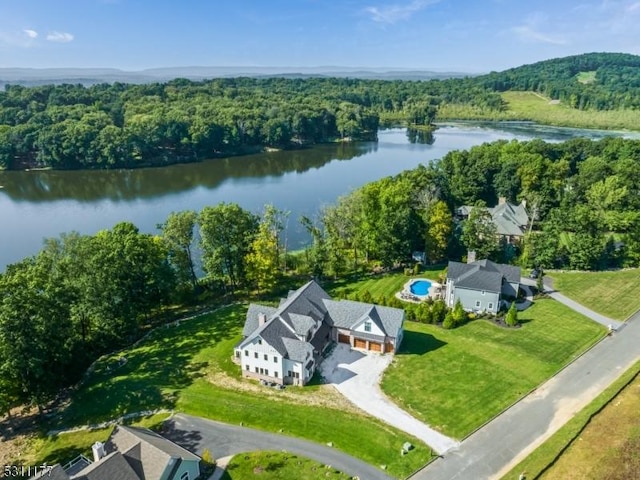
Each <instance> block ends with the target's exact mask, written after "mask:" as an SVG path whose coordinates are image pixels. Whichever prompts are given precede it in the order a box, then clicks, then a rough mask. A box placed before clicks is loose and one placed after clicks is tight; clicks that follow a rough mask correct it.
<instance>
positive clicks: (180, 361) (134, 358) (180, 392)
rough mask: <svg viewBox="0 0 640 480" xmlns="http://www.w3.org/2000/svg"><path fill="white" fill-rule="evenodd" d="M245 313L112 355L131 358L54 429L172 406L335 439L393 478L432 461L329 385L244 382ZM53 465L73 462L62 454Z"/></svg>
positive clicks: (234, 310)
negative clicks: (237, 360) (236, 358)
mask: <svg viewBox="0 0 640 480" xmlns="http://www.w3.org/2000/svg"><path fill="white" fill-rule="evenodd" d="M245 312H246V306H244V305H236V306H233V307H228V308H225V309H222V310H220V311H218V312H215V313H213V314H209V315H205V316H202V317H199V318H196V319H194V320H190V321H186V322H182V323H181V324H180V326H178V327H169V328H163V329H160V330H157V331H156V332H155V333H154V334H153V335H152V336H150V337H149V338H148V339H147V340H145V341H144V342H142V343H141V344H139V345H138V346H136V347H133V348H131V349H128V350H125V351H124V352H121V353H119V354H118V355H116V356H114V357H118V356H124V357H126V358H127V362H126V364H124V365H123V366H122V367H120V368H119V369H117V370H111V371H107V369H106V365H108V364H111V365H113V364H114V357H112V358H104V359H103V360H102V361H101V362H100V364H99V365H98V366H97V368H96V369H95V371H94V373H93V375H92V376H91V377H90V378H89V379H88V381H87V382H86V383H85V384H84V385H83V387H82V388H80V389H79V391H78V392H77V393H76V395H75V396H74V398H73V401H72V403H71V405H70V406H69V407H68V408H67V409H66V410H65V411H64V412H63V413H62V415H61V417H60V418H58V419H56V421H55V422H54V424H52V425H50V426H49V428H52V429H53V428H61V427H70V426H75V425H84V424H87V423H95V422H98V421H102V420H106V419H112V418H116V417H118V416H120V415H122V414H124V413H128V412H136V411H142V410H152V409H156V408H167V409H177V410H180V411H184V412H186V413H190V414H194V415H198V416H202V417H207V418H211V419H215V420H220V421H225V422H229V423H234V424H240V423H241V422H242V424H243V425H245V426H247V427H254V428H258V429H263V430H268V431H272V432H282V433H284V434H287V435H291V436H295V437H302V438H307V439H309V440H312V441H317V442H319V443H323V444H324V443H327V442H333V444H334V446H335V447H336V448H338V449H340V450H342V451H344V452H346V453H348V454H350V455H353V456H355V457H358V458H360V459H362V460H364V461H365V462H367V463H370V464H372V465H383V464H385V465H388V471H389V473H390V474H391V475H395V476H398V477H403V476H406V475H408V474H409V473H410V472H412V471H414V470H415V469H417V468H418V467H420V466H421V465H424V464H425V463H427V462H428V461H430V459H431V450H430V449H429V448H428V447H427V446H426V445H424V444H423V443H421V442H420V441H419V440H417V439H414V438H411V437H410V436H409V435H407V434H405V433H402V432H400V431H399V430H397V429H394V428H391V427H389V426H387V425H385V424H383V423H382V422H380V421H378V420H376V419H374V418H372V417H369V416H366V415H364V414H362V413H360V412H359V411H356V410H355V409H354V407H352V406H351V405H350V404H348V403H347V402H346V400H345V399H344V398H343V397H342V396H340V394H338V393H337V392H336V391H335V390H334V389H333V388H331V387H330V386H326V385H314V386H307V387H305V388H288V389H287V390H285V391H282V392H281V391H276V390H273V389H270V388H268V387H262V386H260V385H258V384H257V382H252V381H249V380H244V379H242V378H241V376H240V369H239V367H237V366H236V365H235V364H234V363H233V362H232V361H231V356H232V353H233V346H234V345H235V344H236V343H237V341H238V340H239V339H240V333H241V327H242V324H243V322H244V315H245ZM328 418H330V419H331V421H330V422H328V421H327V419H328ZM84 440H85V439H82V447H84V446H85V443H84ZM407 440H409V441H411V443H413V444H414V445H416V447H417V448H416V449H415V450H414V451H412V452H411V454H410V455H406V456H404V457H401V456H400V455H397V454H396V453H395V452H399V451H400V449H401V447H402V444H403V443H404V442H405V441H407ZM391 452H394V453H391ZM55 460H57V461H68V460H70V459H68V458H67V456H66V455H65V456H62V455H60V456H58V457H57V458H55Z"/></svg>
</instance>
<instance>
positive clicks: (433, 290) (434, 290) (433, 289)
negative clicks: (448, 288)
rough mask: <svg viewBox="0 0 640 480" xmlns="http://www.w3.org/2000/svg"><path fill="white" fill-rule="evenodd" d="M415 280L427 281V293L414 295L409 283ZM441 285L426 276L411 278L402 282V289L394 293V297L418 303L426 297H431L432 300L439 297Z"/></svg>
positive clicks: (411, 283)
mask: <svg viewBox="0 0 640 480" xmlns="http://www.w3.org/2000/svg"><path fill="white" fill-rule="evenodd" d="M415 282H429V283H430V284H431V286H430V287H429V293H428V294H427V295H416V294H415V293H413V292H412V291H411V285H413V284H414V283H415ZM441 291H442V285H441V284H440V283H438V282H435V281H433V280H429V279H428V278H412V279H411V280H409V281H408V282H407V283H405V284H404V286H403V287H402V290H401V291H399V292H398V293H396V298H397V299H399V300H402V301H403V302H409V303H420V302H424V301H425V300H426V299H427V298H429V297H431V298H432V299H434V300H437V299H439V298H441V295H442V294H441Z"/></svg>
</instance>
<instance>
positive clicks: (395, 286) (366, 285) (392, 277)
mask: <svg viewBox="0 0 640 480" xmlns="http://www.w3.org/2000/svg"><path fill="white" fill-rule="evenodd" d="M443 271H444V267H442V266H439V267H427V268H426V269H425V270H423V271H422V272H421V273H420V274H419V275H412V276H410V277H408V276H406V275H404V274H402V273H388V274H383V275H372V276H369V277H367V278H364V279H361V280H356V281H347V280H343V281H338V282H334V283H332V284H329V285H327V286H326V289H327V292H329V294H330V295H332V296H334V297H337V298H345V297H347V296H350V295H353V294H362V293H364V292H365V291H367V290H368V291H369V293H371V295H372V296H373V298H374V299H378V298H380V297H383V296H384V297H387V298H389V297H392V296H394V295H395V294H396V293H398V292H399V291H400V290H402V287H403V286H404V284H405V283H407V282H408V281H409V280H411V279H412V278H428V279H430V280H436V281H438V276H439V275H440V274H441V273H442V272H443Z"/></svg>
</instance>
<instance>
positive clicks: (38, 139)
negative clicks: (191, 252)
mask: <svg viewBox="0 0 640 480" xmlns="http://www.w3.org/2000/svg"><path fill="white" fill-rule="evenodd" d="M639 66H640V57H638V56H634V55H628V54H614V53H592V54H585V55H578V56H573V57H566V58H561V59H554V60H548V61H544V62H539V63H536V64H532V65H525V66H522V67H518V68H515V69H511V70H507V71H504V72H500V73H491V74H488V75H483V76H478V77H473V78H458V79H448V80H430V81H400V80H397V81H383V80H357V79H335V78H309V79H291V78H288V79H287V78H261V79H252V78H236V79H215V80H210V81H199V82H195V81H189V80H185V79H176V80H173V81H170V82H168V83H150V84H146V85H126V84H122V83H114V84H99V85H92V86H89V87H84V86H82V85H58V86H53V85H48V86H38V87H31V88H27V87H22V86H17V85H8V86H7V87H6V89H5V91H3V92H0V169H3V168H4V169H22V168H33V167H51V168H62V169H75V168H132V167H137V166H146V165H164V164H167V163H175V162H190V161H197V160H200V159H205V158H213V157H217V156H224V155H233V154H239V153H246V152H252V151H257V150H259V149H263V148H296V147H300V146H303V145H310V144H316V143H322V142H330V141H334V140H349V139H350V140H362V139H375V138H376V133H377V130H378V128H379V125H380V121H381V120H393V121H396V122H397V121H401V122H405V123H406V124H408V125H416V126H429V125H430V124H432V122H433V121H434V120H435V119H437V112H438V108H439V106H443V105H448V106H451V105H453V106H456V105H459V106H466V107H470V108H473V109H474V111H478V112H484V113H485V114H487V115H489V118H490V114H491V112H501V111H504V110H505V108H506V105H505V103H504V101H503V99H502V97H501V96H500V93H501V92H504V91H508V90H528V91H534V92H538V93H541V94H544V95H546V96H548V97H550V98H552V99H558V100H561V101H562V102H563V103H564V104H566V105H568V106H571V107H573V108H576V109H592V110H611V109H618V110H619V109H638V108H640V68H638V67H639Z"/></svg>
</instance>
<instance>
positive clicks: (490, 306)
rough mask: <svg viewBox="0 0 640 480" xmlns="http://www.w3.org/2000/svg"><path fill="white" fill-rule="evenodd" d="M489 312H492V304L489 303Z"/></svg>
mask: <svg viewBox="0 0 640 480" xmlns="http://www.w3.org/2000/svg"><path fill="white" fill-rule="evenodd" d="M488 308H489V310H493V303H491V302H489V307H488Z"/></svg>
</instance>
